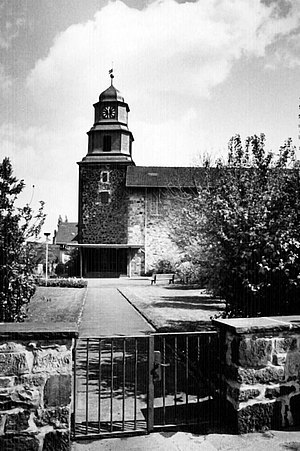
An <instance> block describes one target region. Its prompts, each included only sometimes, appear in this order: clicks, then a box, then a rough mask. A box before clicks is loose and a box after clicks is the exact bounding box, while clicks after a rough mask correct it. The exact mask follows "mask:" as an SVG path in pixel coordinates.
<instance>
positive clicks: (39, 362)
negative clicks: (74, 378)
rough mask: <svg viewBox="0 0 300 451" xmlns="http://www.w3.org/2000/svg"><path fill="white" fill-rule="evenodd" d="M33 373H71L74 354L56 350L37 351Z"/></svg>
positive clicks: (35, 352)
mask: <svg viewBox="0 0 300 451" xmlns="http://www.w3.org/2000/svg"><path fill="white" fill-rule="evenodd" d="M33 354H34V359H33V368H32V372H33V373H41V372H43V371H46V372H53V371H59V372H68V373H69V372H71V371H72V354H71V351H65V352H59V351H57V350H55V349H48V350H35V351H34V352H33Z"/></svg>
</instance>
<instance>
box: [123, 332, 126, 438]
mask: <svg viewBox="0 0 300 451" xmlns="http://www.w3.org/2000/svg"><path fill="white" fill-rule="evenodd" d="M125 354H126V338H124V339H123V360H122V362H123V400H122V431H124V430H125V378H126V373H125V364H126V359H125Z"/></svg>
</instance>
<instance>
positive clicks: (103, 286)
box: [79, 279, 154, 338]
mask: <svg viewBox="0 0 300 451" xmlns="http://www.w3.org/2000/svg"><path fill="white" fill-rule="evenodd" d="M118 280H119V279H89V280H88V289H87V296H86V301H85V306H84V310H83V315H82V319H81V323H80V326H79V337H80V338H86V337H101V336H112V335H121V336H122V335H144V334H149V333H150V332H153V331H154V329H153V327H152V326H151V325H150V324H149V323H148V322H147V321H146V320H145V319H144V318H143V317H142V316H141V315H140V314H139V313H138V312H137V310H135V308H134V307H132V305H130V304H129V302H128V301H127V300H126V299H125V298H124V296H122V295H121V293H120V292H119V291H118V289H117V287H118V284H120V283H122V282H118Z"/></svg>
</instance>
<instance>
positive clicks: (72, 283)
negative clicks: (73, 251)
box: [36, 277, 87, 288]
mask: <svg viewBox="0 0 300 451" xmlns="http://www.w3.org/2000/svg"><path fill="white" fill-rule="evenodd" d="M36 285H38V286H40V287H45V286H46V279H36ZM86 286H87V281H86V280H84V279H77V278H76V277H72V278H71V277H70V278H68V279H63V278H59V279H48V280H47V287H60V288H84V287H86Z"/></svg>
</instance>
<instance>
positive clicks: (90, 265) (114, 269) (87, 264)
mask: <svg viewBox="0 0 300 451" xmlns="http://www.w3.org/2000/svg"><path fill="white" fill-rule="evenodd" d="M82 251H83V255H82V259H83V277H91V278H92V277H120V276H122V275H123V276H126V275H127V253H128V250H127V249H120V248H113V247H109V248H88V249H82Z"/></svg>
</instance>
